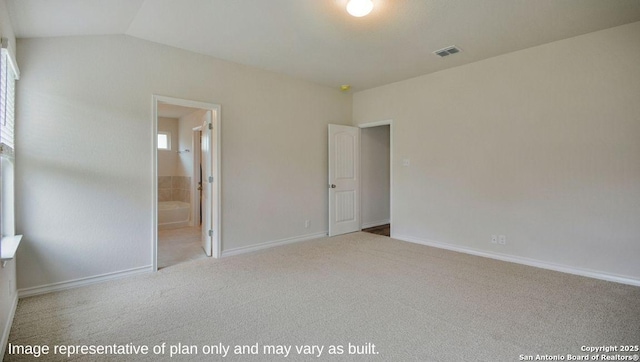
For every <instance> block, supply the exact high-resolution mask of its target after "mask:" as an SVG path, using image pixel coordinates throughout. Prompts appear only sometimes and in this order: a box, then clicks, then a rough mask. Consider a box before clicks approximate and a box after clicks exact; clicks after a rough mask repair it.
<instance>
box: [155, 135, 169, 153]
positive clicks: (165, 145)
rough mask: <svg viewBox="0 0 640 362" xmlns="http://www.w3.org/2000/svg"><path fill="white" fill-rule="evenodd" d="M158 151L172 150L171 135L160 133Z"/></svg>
mask: <svg viewBox="0 0 640 362" xmlns="http://www.w3.org/2000/svg"><path fill="white" fill-rule="evenodd" d="M158 149H159V150H167V151H169V150H171V133H169V132H158Z"/></svg>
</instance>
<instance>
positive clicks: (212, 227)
mask: <svg viewBox="0 0 640 362" xmlns="http://www.w3.org/2000/svg"><path fill="white" fill-rule="evenodd" d="M153 119H154V122H153V128H154V130H153V134H154V159H153V167H152V168H153V172H152V173H153V185H154V187H153V189H154V190H153V207H152V209H153V214H154V215H153V220H154V222H153V229H152V235H153V245H152V250H153V253H152V254H153V255H152V258H153V266H154V270H157V269H160V268H163V267H167V266H170V265H175V264H178V263H181V262H186V261H189V260H195V259H199V258H204V257H207V256H213V257H219V256H220V235H221V234H220V210H221V204H220V137H219V136H220V106H219V105H216V104H209V103H202V102H196V101H189V100H182V99H176V98H169V97H161V96H154V97H153Z"/></svg>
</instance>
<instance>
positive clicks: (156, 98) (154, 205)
mask: <svg viewBox="0 0 640 362" xmlns="http://www.w3.org/2000/svg"><path fill="white" fill-rule="evenodd" d="M151 99H152V102H151V115H152V119H151V124H152V126H151V130H152V132H151V138H152V152H151V175H152V176H151V177H152V180H151V183H152V186H151V193H152V194H151V220H152V222H151V263H152V269H153V270H154V271H157V270H158V153H157V151H158V144H157V142H158V137H157V136H156V134H157V133H158V103H167V104H173V105H176V106H182V107H191V108H199V109H204V110H208V111H211V113H212V116H213V115H214V114H215V117H213V118H214V119H213V120H212V123H213V127H215V128H216V140H215V142H216V145H215V147H216V157H217V164H216V170H215V183H216V186H217V188H216V190H215V192H216V193H217V197H216V200H217V205H216V206H217V208H218V213H217V215H216V220H214V225H213V227H214V228H216V230H217V232H216V233H214V235H215V236H214V239H213V241H212V242H213V257H214V258H218V257H220V255H221V254H222V252H221V251H222V215H221V212H222V178H221V177H220V175H221V174H222V172H221V170H222V163H221V160H222V143H221V139H222V136H221V134H222V132H221V123H222V113H221V107H220V105H219V104H215V103H206V102H198V101H192V100H188V99H180V98H173V97H166V96H160V95H155V94H154V95H152V97H151ZM194 152H195V150H194Z"/></svg>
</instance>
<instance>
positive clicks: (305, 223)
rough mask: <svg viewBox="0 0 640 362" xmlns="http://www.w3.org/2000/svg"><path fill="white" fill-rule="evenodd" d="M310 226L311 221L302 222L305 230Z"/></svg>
mask: <svg viewBox="0 0 640 362" xmlns="http://www.w3.org/2000/svg"><path fill="white" fill-rule="evenodd" d="M310 225H311V220H305V221H304V227H305V229H308V228H309V226H310Z"/></svg>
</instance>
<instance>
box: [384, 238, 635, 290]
mask: <svg viewBox="0 0 640 362" xmlns="http://www.w3.org/2000/svg"><path fill="white" fill-rule="evenodd" d="M393 238H394V239H397V240H402V241H406V242H410V243H414V244H420V245H426V246H431V247H434V248H439V249H446V250H451V251H457V252H460V253H465V254H471V255H476V256H481V257H485V258H490V259H496V260H502V261H507V262H510V263H516V264H522V265H528V266H533V267H536V268H541V269H548V270H553V271H557V272H562V273H568V274H574V275H580V276H583V277H589V278H595V279H601V280H606V281H610V282H616V283H622V284H628V285H634V286H640V279H636V278H632V277H628V276H624V275H617V274H611V273H605V272H600V271H596V270H590V269H583V268H575V267H571V266H567V265H562V264H555V263H549V262H546V261H542V260H536V259H531V258H524V257H521V256H514V255H508V254H501V253H494V252H488V251H483V250H477V249H473V248H468V247H464V246H458V245H452V244H447V243H441V242H438V241H433V240H426V239H422V238H417V237H414V236H408V235H394V236H393Z"/></svg>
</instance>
